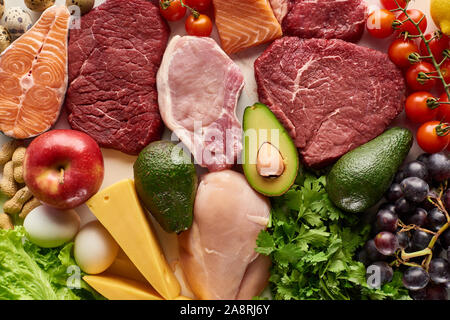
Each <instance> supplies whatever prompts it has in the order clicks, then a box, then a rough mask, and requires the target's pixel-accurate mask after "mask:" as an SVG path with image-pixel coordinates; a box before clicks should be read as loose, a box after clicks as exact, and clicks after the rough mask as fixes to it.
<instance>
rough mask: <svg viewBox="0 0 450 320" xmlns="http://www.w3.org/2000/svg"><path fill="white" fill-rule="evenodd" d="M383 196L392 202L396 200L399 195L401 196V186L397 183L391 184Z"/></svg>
mask: <svg viewBox="0 0 450 320" xmlns="http://www.w3.org/2000/svg"><path fill="white" fill-rule="evenodd" d="M385 197H386V199H387V200H388V201H392V202H394V201H396V200H397V199H400V198H401V197H403V192H402V188H401V187H400V185H399V184H398V183H393V184H391V186H390V187H389V189H388V191H387V192H386V196H385Z"/></svg>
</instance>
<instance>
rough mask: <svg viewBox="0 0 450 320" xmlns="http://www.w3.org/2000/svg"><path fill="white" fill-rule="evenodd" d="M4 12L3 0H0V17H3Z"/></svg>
mask: <svg viewBox="0 0 450 320" xmlns="http://www.w3.org/2000/svg"><path fill="white" fill-rule="evenodd" d="M4 12H5V1H4V0H0V18H1V17H3V13H4Z"/></svg>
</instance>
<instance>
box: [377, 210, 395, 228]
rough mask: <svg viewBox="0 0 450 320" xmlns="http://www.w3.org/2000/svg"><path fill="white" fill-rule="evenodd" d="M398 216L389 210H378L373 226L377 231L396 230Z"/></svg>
mask: <svg viewBox="0 0 450 320" xmlns="http://www.w3.org/2000/svg"><path fill="white" fill-rule="evenodd" d="M397 224H398V216H397V215H396V214H395V213H393V212H392V211H389V210H380V211H378V213H377V217H376V220H375V226H376V228H377V230H378V231H389V232H395V230H397Z"/></svg>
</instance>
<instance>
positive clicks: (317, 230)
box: [256, 173, 408, 300]
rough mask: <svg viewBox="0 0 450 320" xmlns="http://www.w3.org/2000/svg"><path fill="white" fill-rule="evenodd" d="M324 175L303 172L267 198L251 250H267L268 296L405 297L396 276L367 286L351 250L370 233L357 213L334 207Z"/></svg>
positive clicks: (276, 297) (355, 249)
mask: <svg viewBox="0 0 450 320" xmlns="http://www.w3.org/2000/svg"><path fill="white" fill-rule="evenodd" d="M325 184H326V177H325V176H320V177H316V176H315V175H313V174H311V173H304V181H303V182H300V183H299V184H297V185H293V186H292V187H291V189H290V190H289V191H288V192H287V193H285V194H284V195H283V196H281V197H277V198H272V213H271V221H270V223H269V228H268V229H267V230H265V231H262V232H261V233H260V234H259V236H258V239H257V248H256V251H257V252H259V253H261V254H264V255H270V257H271V259H272V268H271V276H270V280H269V281H270V289H271V291H272V296H273V298H274V299H284V300H291V299H294V300H310V299H311V300H316V299H322V300H330V299H332V300H349V299H358V300H359V299H385V298H391V299H407V298H408V294H407V291H406V290H405V289H404V288H403V286H402V284H401V275H400V274H395V275H394V279H393V281H392V282H391V283H389V284H387V285H384V286H383V287H382V288H381V289H378V290H375V289H371V288H369V287H368V286H367V283H366V269H365V266H364V265H363V264H362V263H361V262H358V261H356V259H355V255H356V252H357V250H358V249H359V248H360V247H362V246H363V245H364V243H365V241H366V240H367V238H368V236H369V232H370V225H369V224H365V225H364V224H360V223H359V221H360V218H361V216H357V215H352V214H350V213H345V212H343V211H341V210H340V209H338V208H337V207H335V206H334V205H333V203H332V202H331V201H330V199H329V198H328V195H327V193H326V190H325Z"/></svg>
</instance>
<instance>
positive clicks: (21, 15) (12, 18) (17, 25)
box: [0, 7, 33, 40]
mask: <svg viewBox="0 0 450 320" xmlns="http://www.w3.org/2000/svg"><path fill="white" fill-rule="evenodd" d="M0 23H1V24H2V25H3V26H4V27H5V28H6V29H8V31H9V34H10V35H11V38H12V40H16V39H17V38H18V37H20V36H21V35H22V34H24V33H25V32H26V31H28V30H29V29H30V28H31V26H32V25H33V23H32V21H31V16H30V14H29V13H28V12H27V11H25V10H24V9H23V8H21V7H12V8H9V9H7V10H6V11H5V14H4V15H3V17H2V19H1V22H0Z"/></svg>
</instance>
